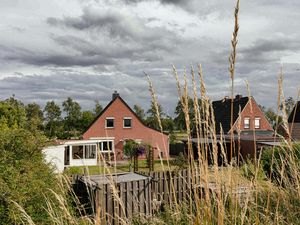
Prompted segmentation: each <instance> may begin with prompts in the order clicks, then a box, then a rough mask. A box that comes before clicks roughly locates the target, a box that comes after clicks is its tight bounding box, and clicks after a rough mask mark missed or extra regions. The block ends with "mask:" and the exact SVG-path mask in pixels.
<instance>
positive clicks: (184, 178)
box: [74, 170, 192, 224]
mask: <svg viewBox="0 0 300 225" xmlns="http://www.w3.org/2000/svg"><path fill="white" fill-rule="evenodd" d="M144 175H147V176H148V177H147V179H142V180H134V181H129V182H120V183H114V184H112V183H107V184H100V185H99V184H98V185H96V186H95V185H94V186H93V185H90V184H87V183H86V182H83V180H82V179H80V177H78V178H77V179H76V181H74V183H75V184H74V191H75V193H76V194H77V196H78V197H79V199H80V201H81V203H84V204H85V205H86V211H87V212H89V213H91V214H93V215H95V216H96V218H98V219H99V220H101V224H122V223H124V222H125V221H128V220H130V219H132V218H133V217H137V216H139V215H146V216H151V215H152V213H153V212H154V211H156V210H158V208H159V207H160V206H161V205H164V204H167V205H168V204H172V203H174V202H177V203H180V202H182V201H184V200H187V199H190V196H191V193H192V192H191V184H192V177H191V174H190V172H189V171H188V170H180V171H176V172H169V171H161V172H150V173H147V174H144ZM88 199H89V200H88Z"/></svg>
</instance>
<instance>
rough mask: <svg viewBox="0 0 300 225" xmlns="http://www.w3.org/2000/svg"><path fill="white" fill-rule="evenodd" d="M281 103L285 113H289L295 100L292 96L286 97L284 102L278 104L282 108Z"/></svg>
mask: <svg viewBox="0 0 300 225" xmlns="http://www.w3.org/2000/svg"><path fill="white" fill-rule="evenodd" d="M283 104H284V105H285V109H286V114H287V115H290V113H291V112H292V110H293V108H294V106H295V100H294V99H293V97H288V98H287V99H285V101H284V103H281V104H280V109H281V110H282V109H283Z"/></svg>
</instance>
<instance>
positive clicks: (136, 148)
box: [123, 140, 146, 172]
mask: <svg viewBox="0 0 300 225" xmlns="http://www.w3.org/2000/svg"><path fill="white" fill-rule="evenodd" d="M123 149H124V154H125V155H126V156H128V157H129V158H130V165H129V167H130V168H131V165H132V159H133V164H134V165H133V168H134V172H136V171H138V157H139V156H140V155H143V154H144V153H145V151H146V145H145V144H140V143H137V142H136V141H134V140H127V141H126V143H125V145H124V147H123Z"/></svg>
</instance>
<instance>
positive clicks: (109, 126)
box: [105, 117, 115, 128]
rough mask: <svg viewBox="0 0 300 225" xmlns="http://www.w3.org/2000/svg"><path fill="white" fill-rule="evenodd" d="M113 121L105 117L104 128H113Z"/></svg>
mask: <svg viewBox="0 0 300 225" xmlns="http://www.w3.org/2000/svg"><path fill="white" fill-rule="evenodd" d="M114 121H115V119H114V118H113V117H107V118H106V121H105V127H106V128H114Z"/></svg>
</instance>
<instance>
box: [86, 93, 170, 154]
mask: <svg viewBox="0 0 300 225" xmlns="http://www.w3.org/2000/svg"><path fill="white" fill-rule="evenodd" d="M109 117H110V118H114V127H113V128H106V127H105V122H106V118H109ZM124 118H131V128H124V127H123V120H124ZM100 137H101V138H103V137H114V145H115V146H114V147H115V154H114V157H115V160H123V159H124V155H123V143H124V141H125V140H126V139H133V140H137V141H141V142H143V143H147V144H150V145H151V146H152V147H153V148H154V158H155V159H158V158H159V154H162V157H163V158H168V157H169V140H168V135H166V134H163V133H161V132H159V131H156V130H154V129H151V128H149V127H147V126H145V125H144V124H143V123H142V122H141V121H140V120H139V119H138V117H137V116H136V114H135V113H134V112H133V111H132V110H131V109H130V107H129V106H128V105H127V104H126V103H125V102H124V100H123V99H122V98H121V97H120V96H117V97H116V98H115V99H114V100H113V101H111V102H110V103H109V104H108V106H107V107H106V108H105V109H104V110H103V112H102V113H101V114H100V116H99V117H98V118H97V119H96V120H95V121H94V123H93V124H92V125H91V126H90V127H89V128H88V130H87V131H86V132H85V133H84V134H83V139H91V138H100ZM140 158H145V156H142V157H140Z"/></svg>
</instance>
